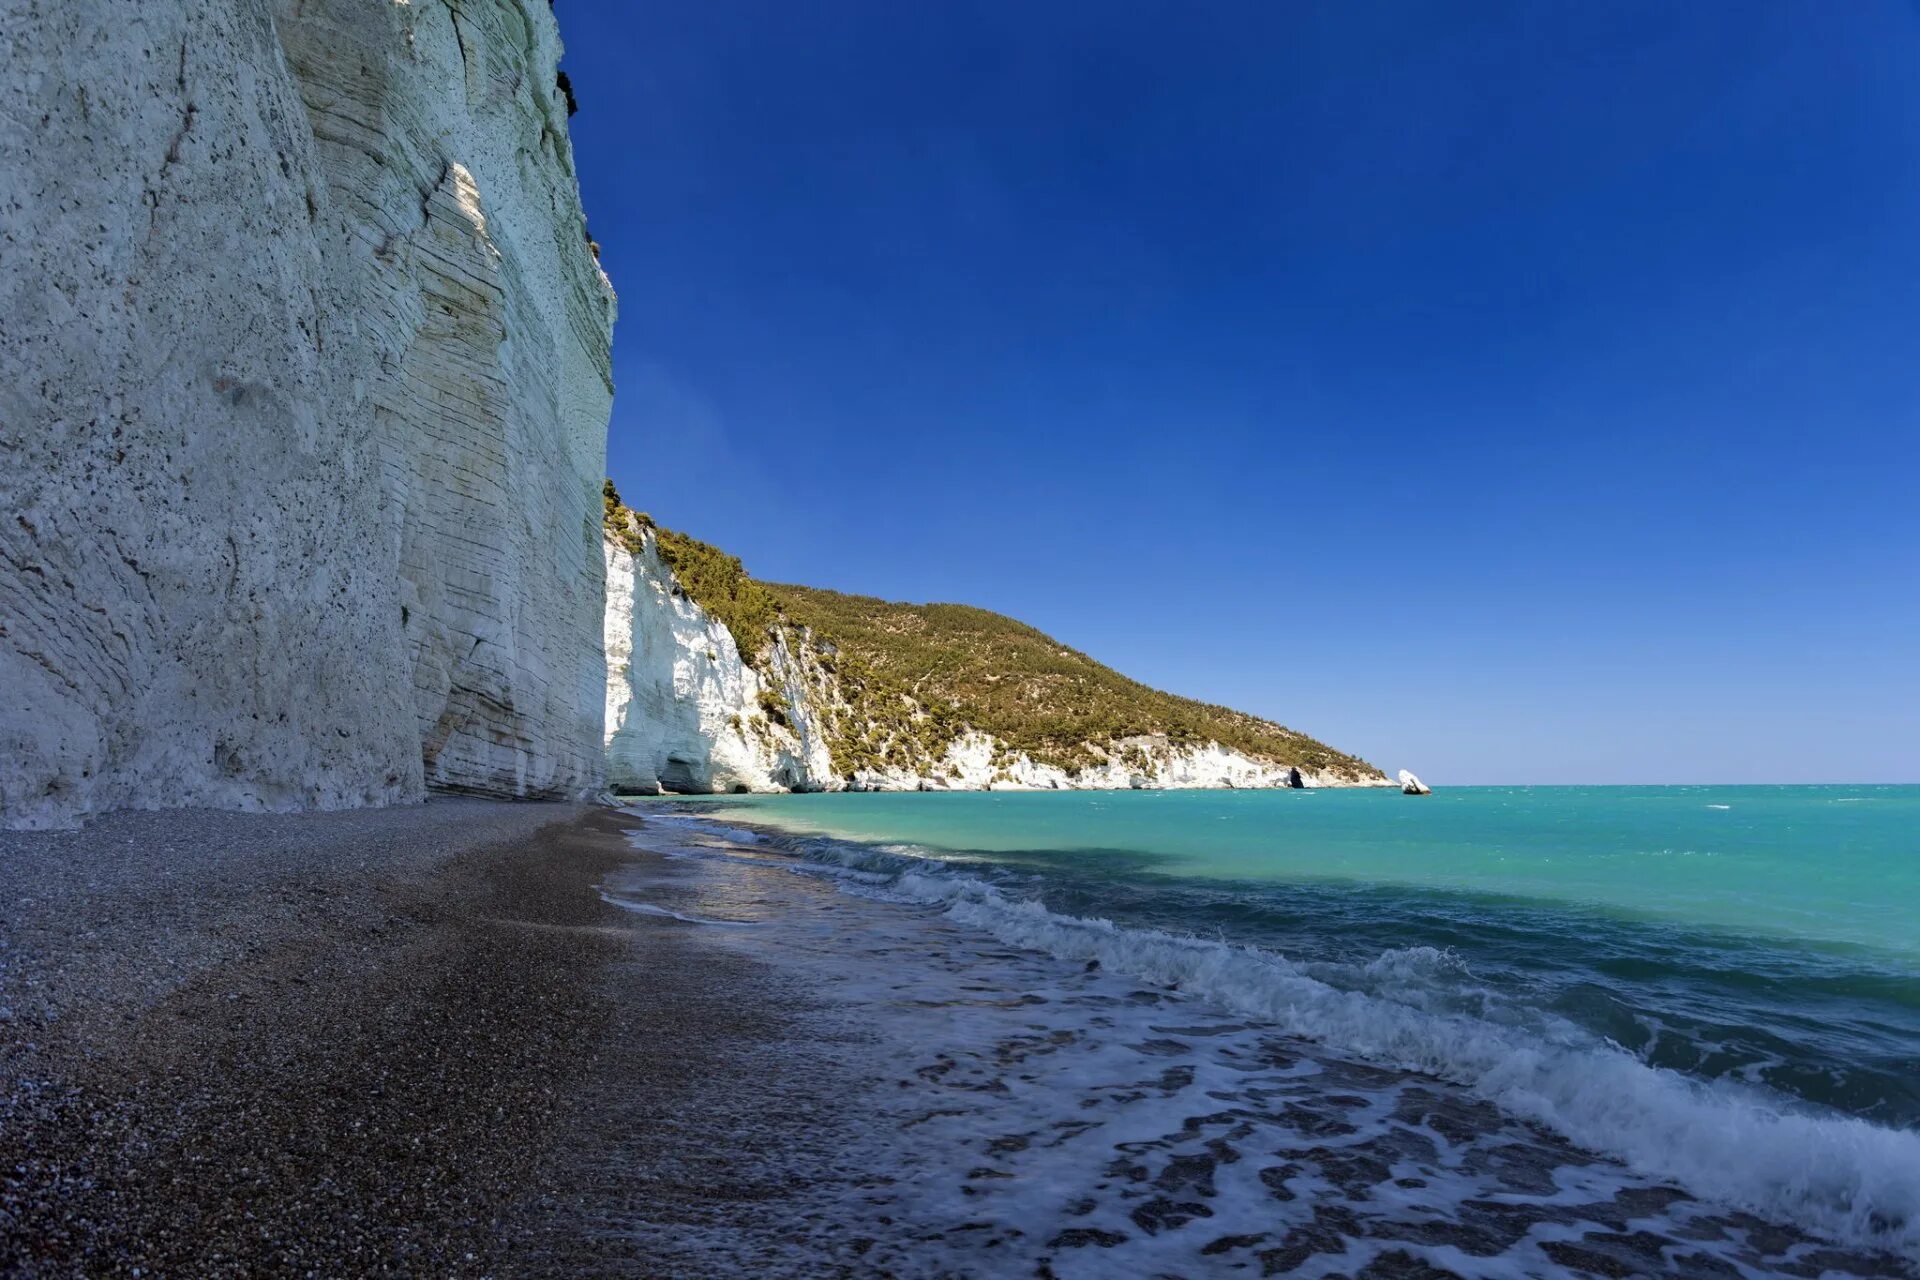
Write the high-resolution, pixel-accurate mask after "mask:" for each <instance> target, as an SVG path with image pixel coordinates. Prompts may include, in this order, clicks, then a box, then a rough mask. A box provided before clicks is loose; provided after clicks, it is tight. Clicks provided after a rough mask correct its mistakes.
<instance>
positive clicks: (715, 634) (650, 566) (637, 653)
mask: <svg viewBox="0 0 1920 1280" xmlns="http://www.w3.org/2000/svg"><path fill="white" fill-rule="evenodd" d="M628 518H629V517H627V516H626V514H625V513H624V511H621V512H619V513H618V514H617V515H616V516H615V523H616V526H617V527H621V528H628V529H630V530H632V531H633V532H632V533H631V534H630V535H629V537H628V539H625V540H622V539H616V538H609V539H608V540H607V541H606V544H605V548H606V562H607V616H606V637H605V644H606V653H607V707H606V733H607V781H608V784H609V785H610V786H611V787H612V788H613V789H614V790H615V791H624V792H634V793H641V794H654V793H657V792H660V791H671V792H683V793H709V792H727V791H841V790H853V791H939V790H956V791H986V790H1028V791H1033V790H1092V789H1113V790H1124V789H1128V788H1146V787H1170V788H1225V787H1285V786H1296V785H1297V786H1309V787H1322V786H1389V785H1391V784H1390V783H1389V782H1388V781H1387V779H1386V777H1385V776H1384V775H1382V774H1380V773H1379V771H1378V770H1375V769H1372V768H1371V767H1370V766H1365V765H1360V764H1359V763H1358V762H1352V764H1350V765H1348V766H1347V767H1340V766H1339V765H1332V766H1324V765H1323V766H1321V767H1313V766H1306V767H1300V768H1297V769H1296V767H1295V766H1294V765H1292V764H1291V763H1288V762H1286V761H1282V760H1277V759H1267V758H1262V757H1259V756H1256V755H1253V754H1250V753H1248V752H1246V751H1241V750H1236V749H1234V748H1231V747H1226V746H1222V745H1221V744H1220V743H1218V742H1212V741H1207V742H1190V741H1188V742H1181V741H1175V740H1173V739H1172V738H1170V737H1169V736H1167V735H1164V734H1151V733H1146V734H1132V735H1127V736H1123V737H1118V738H1112V739H1108V740H1103V741H1099V742H1088V743H1086V744H1084V756H1085V759H1084V761H1083V762H1082V763H1080V764H1079V765H1077V767H1067V766H1064V765H1061V764H1057V763H1051V762H1043V761H1037V760H1035V759H1034V758H1033V757H1032V756H1031V755H1029V754H1028V753H1027V752H1024V751H1021V750H1018V749H1015V748H1012V747H1010V746H1008V745H1007V744H1006V743H1005V742H1003V741H1001V740H1000V739H999V738H996V737H995V736H994V735H993V734H991V733H987V732H984V731H982V730H979V729H976V728H972V727H967V726H965V725H962V726H960V727H959V728H958V729H957V731H952V732H950V734H947V735H944V737H943V736H942V735H938V734H935V733H933V732H931V731H932V728H933V724H934V720H935V716H934V715H933V713H932V712H931V711H930V709H929V708H928V707H927V706H925V705H924V704H913V703H911V701H910V700H909V701H903V702H901V703H900V705H899V706H898V708H897V710H896V709H892V708H890V709H889V710H888V713H887V717H886V719H885V721H884V722H882V721H881V720H879V719H877V718H876V717H875V716H874V715H873V714H872V710H871V709H872V708H873V706H874V705H875V700H874V699H873V698H872V697H870V696H864V695H862V694H860V693H859V692H858V691H857V690H856V689H855V688H854V687H853V685H852V684H851V683H850V680H849V677H848V676H847V675H846V674H844V673H845V672H846V671H847V670H848V669H849V668H850V667H851V666H852V664H853V661H854V659H853V658H852V657H851V655H849V654H847V653H844V652H842V650H841V648H840V647H839V646H838V645H836V644H835V643H833V641H831V640H829V639H828V638H827V637H825V636H824V635H822V634H820V633H818V632H817V631H815V630H814V629H812V628H809V627H806V626H802V625H798V624H797V623H795V622H794V621H792V620H791V619H786V618H783V619H782V620H780V621H778V622H776V623H775V624H774V625H773V626H772V627H771V629H770V630H769V633H768V635H767V636H766V638H765V647H764V648H763V649H762V650H761V651H760V652H759V653H758V655H757V656H756V658H755V660H753V661H749V660H747V658H745V657H744V656H743V655H742V653H741V651H740V646H739V644H738V643H737V642H736V639H735V637H734V635H733V633H732V632H731V631H730V630H729V629H728V627H727V626H726V625H725V624H724V623H723V622H721V621H720V620H719V619H718V618H717V617H715V616H714V615H713V614H712V613H711V612H709V611H708V610H707V609H705V608H703V607H702V606H701V605H700V604H699V603H698V602H696V601H695V600H694V599H693V598H692V597H691V596H690V595H689V594H688V592H687V590H686V589H685V586H684V585H683V584H682V583H681V582H680V581H679V579H678V578H677V576H676V574H675V573H674V571H673V570H672V568H670V567H669V565H668V564H667V563H666V562H665V560H664V559H663V557H662V555H661V551H660V539H659V536H658V534H657V533H656V532H655V531H653V530H652V529H651V528H650V527H646V526H644V525H641V524H638V523H636V524H633V525H624V524H622V523H621V522H622V521H624V520H626V519H628ZM623 541H625V542H627V543H628V545H623ZM629 545H637V546H638V548H639V549H638V550H637V551H635V550H629ZM897 696H898V695H895V697H897ZM875 742H881V743H883V751H882V753H881V754H882V755H884V758H883V759H881V758H876V755H875V753H874V752H873V751H871V750H861V749H859V747H856V748H855V749H854V750H848V749H847V745H848V744H873V743H875ZM836 745H838V749H836ZM1314 745H1315V746H1316V747H1317V746H1318V744H1314ZM1320 750H1322V751H1324V750H1325V749H1324V748H1321V749H1320ZM836 757H838V758H837V759H836ZM1341 759H1342V760H1343V761H1344V760H1347V759H1349V758H1345V757H1342V758H1341Z"/></svg>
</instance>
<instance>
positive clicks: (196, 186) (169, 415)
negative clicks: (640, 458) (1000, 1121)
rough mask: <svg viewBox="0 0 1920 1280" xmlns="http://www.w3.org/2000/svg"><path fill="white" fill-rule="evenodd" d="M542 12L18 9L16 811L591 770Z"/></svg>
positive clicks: (603, 292)
mask: <svg viewBox="0 0 1920 1280" xmlns="http://www.w3.org/2000/svg"><path fill="white" fill-rule="evenodd" d="M558 57H559V42H558V35H557V32H556V29H555V26H554V21H553V18H552V16H551V14H550V12H549V9H548V6H546V5H543V4H538V3H532V2H527V0H467V2H464V3H461V4H460V5H458V6H454V5H451V4H448V3H446V2H445V0H423V2H420V3H412V4H389V3H366V2H365V0H304V2H302V3H293V2H292V0H281V2H279V3H274V2H270V0H154V2H153V3H143V4H140V5H98V4H83V5H56V4H51V3H39V2H35V0H0V71H3V72H4V74H0V104H3V105H4V109H0V175H3V176H0V181H3V182H4V185H3V186H0V508H4V509H5V512H6V519H5V520H4V521H3V522H0V523H3V524H4V527H3V528H0V688H4V689H5V690H6V697H5V699H4V700H3V701H0V818H4V820H5V821H6V822H7V823H8V824H9V825H15V826H48V825H60V824H63V823H67V822H71V821H73V820H75V819H77V818H79V817H82V816H84V815H85V814H87V813H90V812H96V811H99V810H102V809H107V808H116V807H135V808H143V807H159V806H170V805H182V804H196V805H215V806H222V807H233V808H253V809H295V808H308V807H320V808H330V807H344V806H354V805H363V804H373V803H383V802H392V801H400V800H408V799H416V798H418V797H419V796H420V795H421V794H423V792H424V790H425V789H426V788H428V787H437V788H441V789H446V790H458V791H471V792H479V793H485V794H495V795H515V796H560V795H578V794H584V793H586V792H589V791H592V790H594V789H596V788H597V787H598V785H599V782H600V777H601V773H602V763H601V752H600V734H599V711H600V705H601V699H602V693H601V686H602V680H603V665H602V659H601V656H600V651H599V638H600V625H599V620H600V614H601V600H602V589H601V572H602V567H601V558H600V554H599V550H598V545H597V544H598V540H599V539H598V523H599V515H600V506H599V501H598V494H597V490H598V488H599V485H600V477H601V473H602V471H603V469H604V465H603V464H604V455H605V428H606V420H607V413H608V408H609V404H610V397H611V386H610V375H609V363H608V344H609V340H610V334H611V325H612V320H613V297H612V292H611V289H610V287H609V286H608V284H607V281H606V278H605V277H604V276H603V275H602V274H601V273H600V271H599V269H598V267H597V264H596V263H595V262H594V259H593V255H592V253H591V251H590V249H589V245H588V242H587V239H586V233H585V225H584V219H583V217H582V214H581V211H580V206H579V199H578V194H577V188H576V186H575V182H574V177H573V169H572V157H571V151H570V147H569V143H568V140H567V134H566V104H565V101H564V99H563V98H562V96H561V95H560V93H559V91H558V90H557V88H556V86H555V82H554V74H555V66H556V64H557V61H558Z"/></svg>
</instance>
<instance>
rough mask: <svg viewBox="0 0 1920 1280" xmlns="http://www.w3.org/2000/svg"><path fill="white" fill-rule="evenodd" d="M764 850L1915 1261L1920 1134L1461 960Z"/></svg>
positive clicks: (875, 860) (864, 860)
mask: <svg viewBox="0 0 1920 1280" xmlns="http://www.w3.org/2000/svg"><path fill="white" fill-rule="evenodd" d="M694 825H695V826H696V827H697V826H698V824H697V823H696V824H694ZM727 834H728V835H729V836H731V835H734V834H736V833H735V832H733V831H729V832H727ZM768 845H771V846H773V847H775V848H778V849H779V850H781V851H784V852H788V853H792V854H798V855H799V856H800V858H801V859H802V861H801V862H799V863H794V864H789V865H791V866H792V868H793V869H794V870H797V871H805V872H807V873H810V874H815V875H820V876H825V877H828V878H831V879H834V880H837V881H839V882H840V883H841V885H842V887H843V888H845V889H847V890H849V891H851V892H854V893H858V894H861V895H863V896H874V897H882V898H887V899H892V900H895V901H904V902H912V903H917V904H922V905H926V906H933V907H938V908H940V909H942V910H943V911H944V913H945V914H946V915H947V916H948V917H949V918H950V919H952V920H954V921H956V922H958V923H961V924H965V925H968V926H971V927H974V928H977V929H980V930H983V931H985V932H986V933H988V934H990V935H992V936H993V937H995V938H997V939H998V940H999V941H1001V942H1003V943H1006V944H1009V945H1013V946H1020V947H1028V948H1033V949H1035V950H1038V951H1043V952H1046V953H1048V954H1050V955H1053V956H1055V957H1057V958H1059V959H1061V960H1065V961H1071V962H1075V963H1080V964H1084V963H1087V962H1097V963H1098V964H1099V965H1100V966H1102V967H1103V968H1105V969H1108V970H1111V971H1114V972H1118V973H1125V974H1128V975H1131V976H1133V977H1136V978H1139V979H1142V980H1144V981H1148V982H1153V983H1158V984H1162V985H1165V986H1168V987H1174V988H1177V989H1179V990H1181V991H1183V992H1186V993H1188V994H1190V995H1195V996H1200V997H1202V998H1205V999H1209V1000H1212V1001H1214V1002H1217V1003H1218V1004H1220V1005H1222V1006H1225V1007H1226V1008H1229V1009H1231V1010H1233V1011H1234V1012H1236V1013H1238V1014H1240V1015H1243V1016H1250V1017H1255V1018H1259V1019H1261V1020H1262V1021H1264V1022H1267V1023H1270V1024H1271V1025H1272V1026H1273V1027H1274V1028H1275V1029H1276V1030H1279V1031H1282V1032H1285V1033H1287V1034H1291V1035H1295V1036H1299V1037H1302V1038H1306V1039H1310V1040H1314V1041H1317V1042H1320V1043H1322V1044H1325V1045H1327V1046H1328V1047H1329V1048H1331V1049H1334V1050H1336V1051H1339V1052H1341V1053H1345V1054H1350V1055H1354V1056H1357V1057H1361V1058H1365V1059H1368V1060H1371V1061H1373V1062H1376V1063H1379V1064H1382V1065H1387V1066H1393V1067H1398V1068H1402V1069H1406V1070H1413V1071H1420V1072H1425V1073H1428V1074H1431V1075H1434V1076H1437V1077H1440V1078H1442V1079H1446V1080H1450V1081H1453V1082H1455V1083H1458V1084H1461V1085H1463V1086H1465V1087H1467V1088H1468V1089H1469V1090H1470V1091H1472V1092H1473V1093H1475V1094H1477V1095H1479V1096H1480V1097H1483V1098H1485V1099H1487V1100H1488V1101H1490V1102H1493V1103H1495V1104H1496V1105H1498V1106H1500V1107H1502V1108H1503V1109H1505V1110H1506V1111H1507V1112H1508V1113H1509V1114H1512V1115H1514V1116H1516V1117H1519V1118H1521V1119H1524V1120H1529V1121H1533V1122H1536V1123H1539V1124H1541V1125H1544V1126H1546V1127H1548V1128H1549V1129H1552V1130H1554V1131H1556V1132H1558V1133H1560V1134H1561V1135H1563V1136H1564V1137H1566V1138H1568V1139H1570V1140H1571V1141H1573V1142H1575V1143H1577V1144H1578V1145H1580V1146H1582V1147H1585V1148H1587V1149H1588V1150H1591V1151H1595V1152H1599V1153H1602V1154H1605V1155H1610V1156H1613V1157H1615V1158H1617V1159H1619V1160H1620V1161H1622V1162H1623V1163H1624V1164H1626V1165H1627V1166H1628V1167H1629V1168H1632V1169H1634V1170H1635V1171H1637V1172H1639V1173H1642V1174H1645V1175H1651V1176H1654V1177H1660V1178H1671V1179H1673V1180H1675V1181H1677V1182H1679V1183H1681V1184H1682V1185H1684V1186H1686V1187H1688V1188H1689V1189H1690V1190H1692V1191H1694V1192H1695V1193H1696V1194H1699V1195H1702V1196H1706V1197H1709V1198H1711V1199H1715V1200H1719V1201H1721V1202H1723V1203H1726V1204H1729V1205H1733V1206H1737V1207H1741V1208H1746V1209H1749V1210H1752V1211H1754V1212H1757V1213H1761V1214H1766V1215H1770V1216H1774V1217H1778V1218H1782V1219H1785V1220H1787V1221H1791V1222H1794V1223H1796V1224H1798V1225H1801V1226H1803V1227H1806V1228H1808V1229H1811V1230H1813V1231H1816V1232H1819V1233H1821V1234H1824V1235H1827V1236H1829V1237H1831V1238H1834V1239H1837V1240H1843V1241H1847V1242H1850V1243H1855V1244H1863V1245H1869V1246H1874V1247H1880V1248H1891V1249H1895V1250H1897V1251H1900V1252H1903V1253H1906V1254H1908V1255H1910V1256H1914V1255H1920V1134H1916V1133H1914V1132H1911V1131H1906V1130H1897V1129H1890V1128H1885V1127H1882V1126H1878V1125H1874V1124H1872V1123H1869V1122H1867V1121H1864V1120H1860V1119H1855V1118H1853V1117H1848V1116H1844V1115H1839V1114H1826V1113H1820V1112H1816V1111H1814V1110H1812V1109H1809V1108H1806V1107H1804V1106H1801V1105H1799V1104H1796V1103H1793V1102H1791V1101H1790V1100H1788V1099H1786V1098H1784V1097H1782V1096H1780V1095H1778V1094H1775V1093H1772V1092H1770V1091H1767V1090H1765V1089H1763V1088H1758V1087H1754V1086H1751V1085H1747V1084H1743V1083H1741V1082H1738V1081H1733V1080H1719V1081H1701V1080H1696V1079H1693V1078H1690V1077H1687V1076H1685V1075H1682V1074H1680V1073H1677V1072H1674V1071H1669V1070H1666V1069H1663V1068H1656V1067H1652V1066H1649V1065H1647V1064H1646V1063H1644V1062H1642V1061H1640V1060H1639V1059H1637V1058H1635V1057H1634V1056H1633V1055H1631V1054H1630V1053H1628V1052H1626V1051H1625V1050H1623V1049H1620V1048H1618V1047H1617V1046H1614V1045H1612V1044H1610V1043H1608V1042H1605V1041H1602V1040H1599V1039H1597V1038H1596V1037H1593V1036H1592V1035H1590V1034H1588V1033H1586V1032H1583V1031H1581V1030H1580V1029H1579V1028H1577V1027H1575V1026H1573V1025H1572V1024H1571V1023H1566V1022H1563V1021H1560V1020H1556V1019H1550V1018H1542V1017H1538V1016H1535V1017H1530V1018H1529V1017H1521V1016H1517V1015H1515V1016H1502V1011H1501V1010H1499V1009H1497V1008H1496V1009H1492V1010H1487V1009H1484V1008H1483V1009H1482V1010H1481V1011H1480V1012H1478V1013H1476V1014H1464V1013H1460V1012H1454V1011H1449V1007H1450V1006H1452V1005H1456V1004H1458V1003H1459V1001H1458V998H1457V992H1458V988H1459V984H1460V979H1461V977H1462V968H1463V967H1462V966H1461V964H1460V962H1459V960H1458V958H1457V957H1453V956H1451V954H1450V953H1446V952H1441V951H1436V950H1435V949H1433V948H1424V947H1422V948H1406V949H1403V950H1396V951H1391V952H1388V953H1386V954H1383V955H1381V956H1378V957H1376V958H1375V959H1374V960H1372V961H1371V962H1370V963H1368V964H1367V965H1360V966H1349V967H1347V968H1348V969H1349V970H1350V971H1349V972H1347V973H1344V974H1338V975H1336V974H1332V973H1329V971H1328V970H1329V966H1327V965H1325V964H1318V965H1312V966H1309V965H1304V964H1300V963H1296V962H1294V961H1292V960H1289V959H1288V958H1287V957H1286V956H1284V955H1281V954H1278V953H1276V952H1273V951H1269V950H1264V949H1261V948H1257V947H1252V946H1245V945H1237V944H1234V943H1232V942H1228V941H1223V940H1213V939H1205V938H1197V937H1192V936H1183V935H1179V934H1174V933H1168V932H1162V931H1158V930H1152V929H1144V928H1134V927H1126V926H1121V925H1116V924H1114V923H1113V922H1111V921H1109V920H1104V919H1097V918H1082V917H1075V916H1069V915H1062V914H1059V913H1056V912H1053V911H1050V910H1048V909H1047V908H1046V907H1045V906H1044V905H1042V904H1041V903H1040V902H1038V901H1035V900H1032V899H1028V898H1019V897H1015V896H1011V895H1009V894H1008V893H1006V892H1004V891H1003V890H1002V889H1001V888H999V887H996V886H995V885H993V884H990V883H988V882H986V881H985V880H982V879H980V878H978V877H977V876H974V875H971V874H967V873H965V872H961V871H958V870H955V869H954V868H953V867H951V866H949V865H947V864H946V863H944V862H942V861H941V860H939V859H938V858H935V857H931V856H922V855H917V854H916V853H915V852H914V851H913V850H912V849H911V848H910V847H907V846H890V847H888V848H884V849H882V848H876V847H874V846H869V845H861V844H856V843H851V842H842V841H835V840H829V839H824V838H796V837H775V838H773V839H772V840H770V841H767V842H766V843H764V844H763V845H762V847H768ZM690 852H694V850H690ZM697 852H702V853H706V854H713V853H719V851H718V850H705V851H697ZM721 856H725V855H724V854H722V855H721ZM1310 970H1311V971H1310ZM1316 975H1318V976H1316ZM1330 977H1339V978H1342V979H1344V981H1341V982H1339V983H1338V984H1336V983H1335V982H1333V981H1328V980H1326V979H1328V978H1330Z"/></svg>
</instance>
